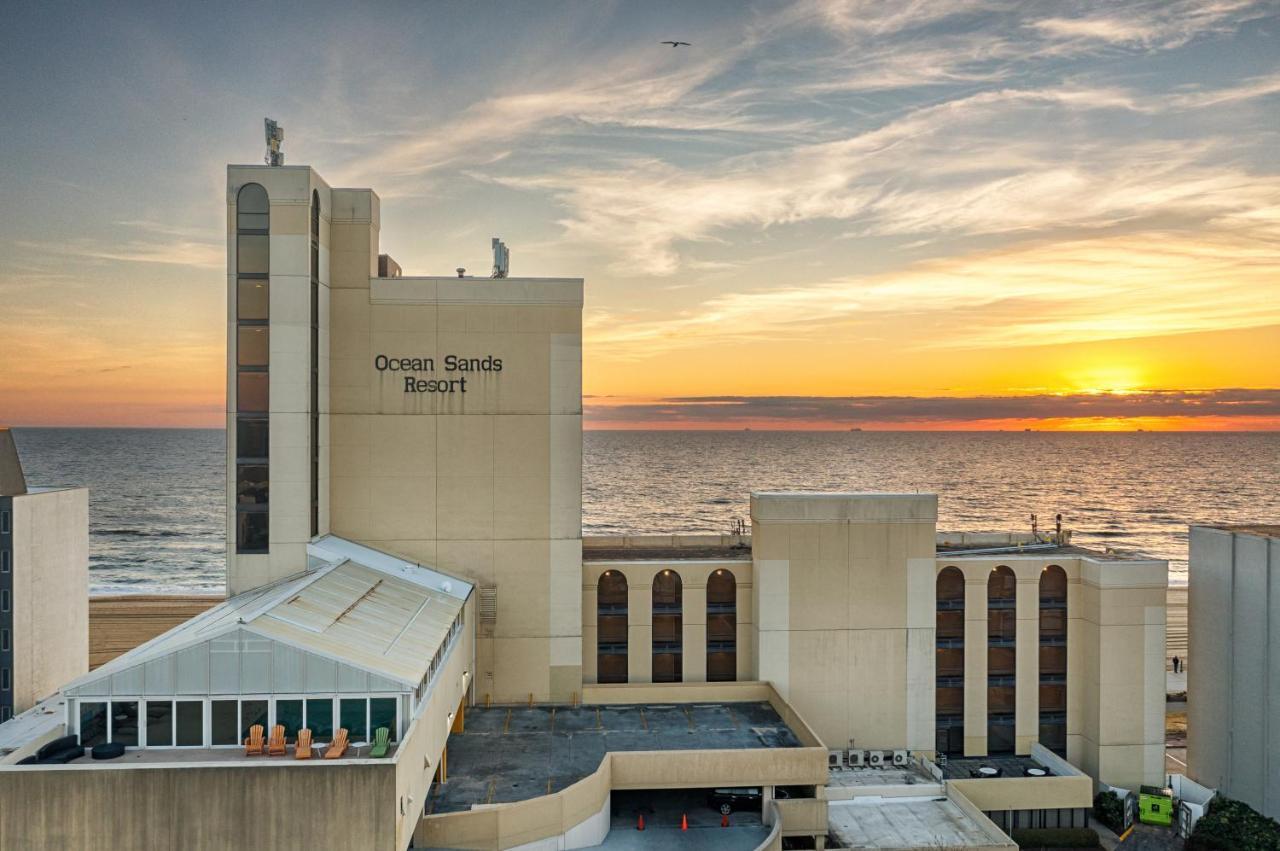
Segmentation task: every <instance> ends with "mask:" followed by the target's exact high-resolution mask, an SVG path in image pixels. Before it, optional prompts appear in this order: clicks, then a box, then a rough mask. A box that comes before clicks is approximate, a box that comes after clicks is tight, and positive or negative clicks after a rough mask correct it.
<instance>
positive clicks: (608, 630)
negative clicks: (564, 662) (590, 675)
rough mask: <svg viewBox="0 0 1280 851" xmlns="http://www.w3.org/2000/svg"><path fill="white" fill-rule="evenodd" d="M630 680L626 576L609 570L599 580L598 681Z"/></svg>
mask: <svg viewBox="0 0 1280 851" xmlns="http://www.w3.org/2000/svg"><path fill="white" fill-rule="evenodd" d="M626 681H627V577H625V576H623V575H622V574H621V573H620V572H619V571H616V570H606V571H605V572H604V573H603V574H601V575H600V581H599V582H597V583H596V682H600V683H625V682H626Z"/></svg>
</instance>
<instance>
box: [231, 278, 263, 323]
mask: <svg viewBox="0 0 1280 851" xmlns="http://www.w3.org/2000/svg"><path fill="white" fill-rule="evenodd" d="M269 292H270V290H269V289H268V284H267V279H266V278H240V279H238V280H237V281H236V318H237V319H239V320H240V321H241V322H245V321H259V322H266V321H267V319H268V318H269V316H270V313H269V312H268V311H269V309H270V304H269V300H268V298H267V294H268V293H269Z"/></svg>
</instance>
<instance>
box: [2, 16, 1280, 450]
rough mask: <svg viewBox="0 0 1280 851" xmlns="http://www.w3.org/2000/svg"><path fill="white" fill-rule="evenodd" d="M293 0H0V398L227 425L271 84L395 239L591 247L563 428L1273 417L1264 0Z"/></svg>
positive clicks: (1272, 425)
mask: <svg viewBox="0 0 1280 851" xmlns="http://www.w3.org/2000/svg"><path fill="white" fill-rule="evenodd" d="M690 6H692V7H694V8H688V7H690ZM307 8H308V10H309V13H308V14H306V15H302V14H299V15H279V16H274V19H271V20H266V21H264V20H262V18H261V16H260V15H257V14H256V13H254V11H253V10H252V9H246V10H245V11H244V12H243V13H241V12H238V11H234V10H232V11H228V10H226V9H217V10H215V9H213V8H212V7H208V8H206V7H205V6H203V5H202V6H197V7H190V8H186V9H178V8H177V7H173V8H170V7H169V6H157V7H155V8H153V9H143V8H142V7H141V6H139V7H138V8H136V9H130V10H129V11H123V12H121V11H119V10H111V11H110V12H108V10H106V9H105V8H103V9H98V8H95V7H85V8H82V9H76V10H73V9H71V8H69V7H68V8H63V7H61V6H59V5H58V4H49V5H47V6H46V5H43V4H42V5H40V6H38V7H29V8H24V9H22V10H16V11H15V12H14V13H13V15H14V21H12V22H11V23H12V33H13V34H14V35H16V36H17V37H16V38H14V39H13V40H12V43H13V44H14V45H15V48H14V50H12V51H11V54H12V55H11V56H9V57H8V58H7V59H6V60H4V61H5V62H6V64H9V65H11V68H10V69H9V70H8V71H6V73H5V74H4V75H0V106H2V107H3V109H4V114H5V115H6V119H5V124H6V133H5V136H6V143H5V145H4V146H2V147H0V191H2V193H3V197H4V198H5V203H4V204H3V208H2V209H0V424H9V425H18V426H24V425H77V426H181V427H220V425H221V422H222V414H221V413H220V412H221V411H222V410H224V382H225V370H224V366H223V358H224V335H225V295H224V292H225V286H226V277H225V275H226V268H225V266H226V259H225V258H226V252H225V247H224V240H225V197H224V184H223V181H224V169H225V165H226V163H228V162H255V161H257V160H258V158H259V157H260V156H261V150H260V148H261V141H260V135H261V119H262V116H264V115H271V116H272V117H274V118H277V119H279V120H280V122H281V123H282V124H283V125H284V126H285V127H286V131H287V132H286V140H285V150H286V156H287V161H288V162H290V163H294V164H297V163H308V164H311V165H313V166H315V167H316V168H317V169H318V170H319V171H320V173H321V174H323V175H324V176H325V177H326V179H327V180H328V181H329V182H330V183H331V184H332V185H335V186H344V185H345V186H372V187H374V188H375V189H376V190H377V191H378V192H379V194H380V195H381V197H382V220H383V230H382V249H383V250H384V251H386V252H388V253H390V254H391V255H392V256H394V257H395V258H396V259H397V260H398V261H399V262H400V263H401V264H402V265H403V266H404V269H405V273H406V274H441V273H445V274H448V273H449V272H450V271H451V270H452V269H453V268H454V267H456V266H466V267H468V268H470V269H472V270H483V269H487V267H488V265H489V256H488V247H489V246H488V239H489V237H490V236H493V235H501V236H502V237H503V238H504V239H505V240H506V242H507V244H508V245H509V246H510V248H511V254H512V273H513V274H515V275H558V276H567V275H572V276H582V277H584V278H585V279H586V282H587V306H586V310H585V314H584V377H583V392H584V396H585V397H586V398H585V399H584V412H585V425H586V427H587V428H733V429H738V428H756V429H770V428H793V429H813V428H828V429H848V428H866V429H998V428H1007V429H1023V428H1032V429H1037V430H1038V429H1103V430H1135V429H1147V430H1172V429H1178V430H1182V429H1187V430H1223V429H1263V430H1276V429H1280V158H1277V157H1276V156H1275V152H1276V151H1277V150H1280V121H1278V120H1277V115H1280V14H1278V13H1277V9H1276V6H1275V5H1274V4H1273V3H1269V2H1248V0H1230V1H1229V2H1219V3H1214V4H1206V3H1200V2H1180V0H1159V2H1155V0H1151V2H1143V1H1142V0H1136V1H1135V2H1132V3H1124V4H1115V3H1107V2H1086V1H1085V0H1080V2H1069V3H1059V2H1052V3H1050V2H1045V3H1027V4H1018V5H1017V7H1015V8H1014V9H1012V10H1011V9H1010V8H1009V7H1001V8H998V9H997V8H994V7H993V6H992V5H991V4H989V3H981V2H966V0H946V2H938V3H928V4H881V3H866V2H857V0H808V2H797V3H787V4H782V3H774V4H769V3H756V4H741V3H723V4H719V3H706V4H662V3H653V4H625V3H624V4H606V3H601V4H581V3H576V4H575V3H565V4H551V3H549V4H545V5H543V4H537V6H536V8H535V5H534V4H530V5H529V6H527V7H526V6H513V5H511V4H507V5H504V6H503V7H502V9H503V12H502V14H501V18H502V20H503V21H504V23H503V26H501V27H495V26H493V20H494V15H492V14H484V13H479V14H477V12H476V6H475V5H474V4H448V3H444V4H438V5H434V6H426V7H424V6H423V5H422V4H403V5H399V4H390V5H389V6H388V7H387V8H386V9H385V10H383V12H382V13H380V14H379V15H376V16H375V15H366V14H359V13H357V12H356V11H354V10H352V9H350V8H348V7H346V6H344V5H342V4H333V5H332V7H328V8H326V7H324V6H323V5H321V4H316V5H314V6H310V5H309V6H308V7H307ZM492 11H494V12H495V14H496V7H495V10H492ZM673 26H674V27H675V28H676V29H677V30H678V32H677V33H676V34H675V35H676V36H678V37H680V38H683V39H685V40H688V41H690V42H693V45H692V46H691V47H690V48H687V49H685V48H682V49H681V50H679V51H673V50H671V49H670V48H663V47H661V46H660V45H658V44H657V42H658V41H660V40H661V39H664V38H671V37H673V33H672V27H673ZM233 34H234V37H233ZM317 45H319V48H317Z"/></svg>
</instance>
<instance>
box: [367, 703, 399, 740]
mask: <svg viewBox="0 0 1280 851" xmlns="http://www.w3.org/2000/svg"><path fill="white" fill-rule="evenodd" d="M379 727H386V728H387V730H389V731H390V733H391V741H393V742H394V741H397V740H398V739H399V738H400V736H399V731H398V730H397V729H396V699H395V698H394V697H372V698H369V731H370V734H372V733H375V732H377V730H378V728H379Z"/></svg>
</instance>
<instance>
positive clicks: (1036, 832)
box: [1009, 827, 1098, 848]
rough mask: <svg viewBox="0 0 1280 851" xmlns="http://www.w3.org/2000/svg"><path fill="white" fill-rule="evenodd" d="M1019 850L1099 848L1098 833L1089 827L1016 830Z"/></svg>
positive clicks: (1013, 834) (1015, 838) (1014, 835)
mask: <svg viewBox="0 0 1280 851" xmlns="http://www.w3.org/2000/svg"><path fill="white" fill-rule="evenodd" d="M1009 835H1010V836H1011V837H1012V838H1013V841H1014V842H1016V843H1018V847H1019V848H1097V847H1098V832H1097V831H1096V830H1093V829H1091V828H1088V827H1045V828H1036V829H1032V828H1014V830H1013V832H1012V833H1011V834H1009Z"/></svg>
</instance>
